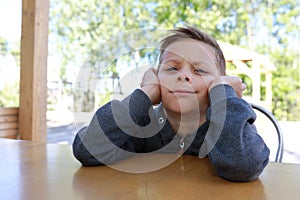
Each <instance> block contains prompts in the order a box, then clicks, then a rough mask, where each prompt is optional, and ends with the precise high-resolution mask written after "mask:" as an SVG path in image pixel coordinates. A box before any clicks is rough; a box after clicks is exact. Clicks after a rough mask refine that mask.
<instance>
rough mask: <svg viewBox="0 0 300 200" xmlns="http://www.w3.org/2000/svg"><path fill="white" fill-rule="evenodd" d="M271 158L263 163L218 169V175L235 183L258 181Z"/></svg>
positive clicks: (242, 164) (240, 164)
mask: <svg viewBox="0 0 300 200" xmlns="http://www.w3.org/2000/svg"><path fill="white" fill-rule="evenodd" d="M268 162H269V158H267V159H266V160H265V161H263V162H261V163H256V164H254V163H253V162H251V164H250V163H239V164H237V165H235V166H233V167H229V168H217V171H218V175H219V176H220V177H222V178H224V179H226V180H229V181H234V182H249V181H254V180H256V179H257V178H258V177H259V175H260V174H261V173H262V171H263V170H264V168H265V166H266V165H267V164H268Z"/></svg>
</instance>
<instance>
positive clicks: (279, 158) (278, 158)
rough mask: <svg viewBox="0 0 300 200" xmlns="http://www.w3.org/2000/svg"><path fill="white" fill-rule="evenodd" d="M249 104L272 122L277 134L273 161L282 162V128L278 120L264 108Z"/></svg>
mask: <svg viewBox="0 0 300 200" xmlns="http://www.w3.org/2000/svg"><path fill="white" fill-rule="evenodd" d="M250 105H251V106H252V108H253V109H255V110H258V111H260V112H261V113H263V114H264V115H265V116H266V117H268V118H269V119H270V120H271V122H272V123H273V125H274V126H275V129H276V132H277V136H278V148H277V152H276V157H275V162H282V157H283V133H282V130H281V128H280V125H279V123H278V121H277V120H276V118H275V117H274V115H273V114H272V113H271V112H270V111H268V110H267V109H266V108H264V107H262V106H259V105H256V104H253V103H250Z"/></svg>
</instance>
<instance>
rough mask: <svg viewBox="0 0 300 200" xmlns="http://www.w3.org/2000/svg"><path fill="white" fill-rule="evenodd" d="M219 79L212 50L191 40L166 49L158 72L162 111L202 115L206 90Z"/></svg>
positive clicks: (205, 102) (176, 43)
mask: <svg viewBox="0 0 300 200" xmlns="http://www.w3.org/2000/svg"><path fill="white" fill-rule="evenodd" d="M219 76H220V74H219V70H218V69H217V65H216V58H215V54H214V50H213V48H212V47H211V46H209V45H208V44H206V43H203V42H200V41H196V40H192V39H185V40H181V41H177V42H175V43H172V44H171V45H169V46H168V47H167V48H166V49H165V51H164V53H163V55H162V61H161V65H160V67H159V70H158V79H159V82H160V89H161V100H162V103H163V105H164V108H165V109H166V111H167V112H172V113H178V114H187V113H191V112H195V111H198V112H199V111H200V112H201V113H205V112H206V110H207V108H208V106H209V101H208V86H209V84H210V83H211V82H212V81H213V80H214V79H215V78H217V77H219Z"/></svg>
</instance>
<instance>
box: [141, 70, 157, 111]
mask: <svg viewBox="0 0 300 200" xmlns="http://www.w3.org/2000/svg"><path fill="white" fill-rule="evenodd" d="M156 74H157V71H156V69H154V68H150V69H148V70H147V71H146V72H145V74H144V76H143V79H142V82H141V89H142V90H143V91H144V92H145V93H146V94H147V96H148V97H149V98H150V100H151V102H152V104H153V105H155V104H159V103H160V101H161V100H160V98H161V97H160V85H159V81H158V79H157V75H156Z"/></svg>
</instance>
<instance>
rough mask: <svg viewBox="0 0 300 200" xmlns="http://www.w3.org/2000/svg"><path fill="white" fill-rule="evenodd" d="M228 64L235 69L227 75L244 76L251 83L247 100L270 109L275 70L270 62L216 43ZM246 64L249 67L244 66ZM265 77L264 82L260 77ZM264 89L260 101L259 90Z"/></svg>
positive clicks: (244, 50) (263, 57) (256, 55)
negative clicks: (273, 72)
mask: <svg viewBox="0 0 300 200" xmlns="http://www.w3.org/2000/svg"><path fill="white" fill-rule="evenodd" d="M218 43H219V45H220V47H221V49H222V51H223V53H224V56H225V60H226V62H228V63H232V64H233V65H234V66H235V68H234V69H228V70H227V74H228V75H239V74H245V75H247V76H248V77H249V78H250V79H251V81H252V94H251V96H249V97H245V98H248V99H247V100H249V101H250V102H252V103H256V104H259V105H262V106H264V107H266V108H267V109H269V110H270V109H271V107H272V71H274V70H275V69H276V67H275V66H274V64H273V63H271V62H270V60H269V59H268V58H267V57H266V56H264V55H261V54H258V53H256V52H254V51H250V50H247V49H244V48H241V47H238V46H234V45H231V44H228V43H224V42H218ZM246 62H247V63H248V64H249V63H250V66H249V65H247V64H246ZM262 75H264V76H265V80H262V79H261V76H262ZM262 87H265V99H264V100H263V99H262V95H261V88H262Z"/></svg>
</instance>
